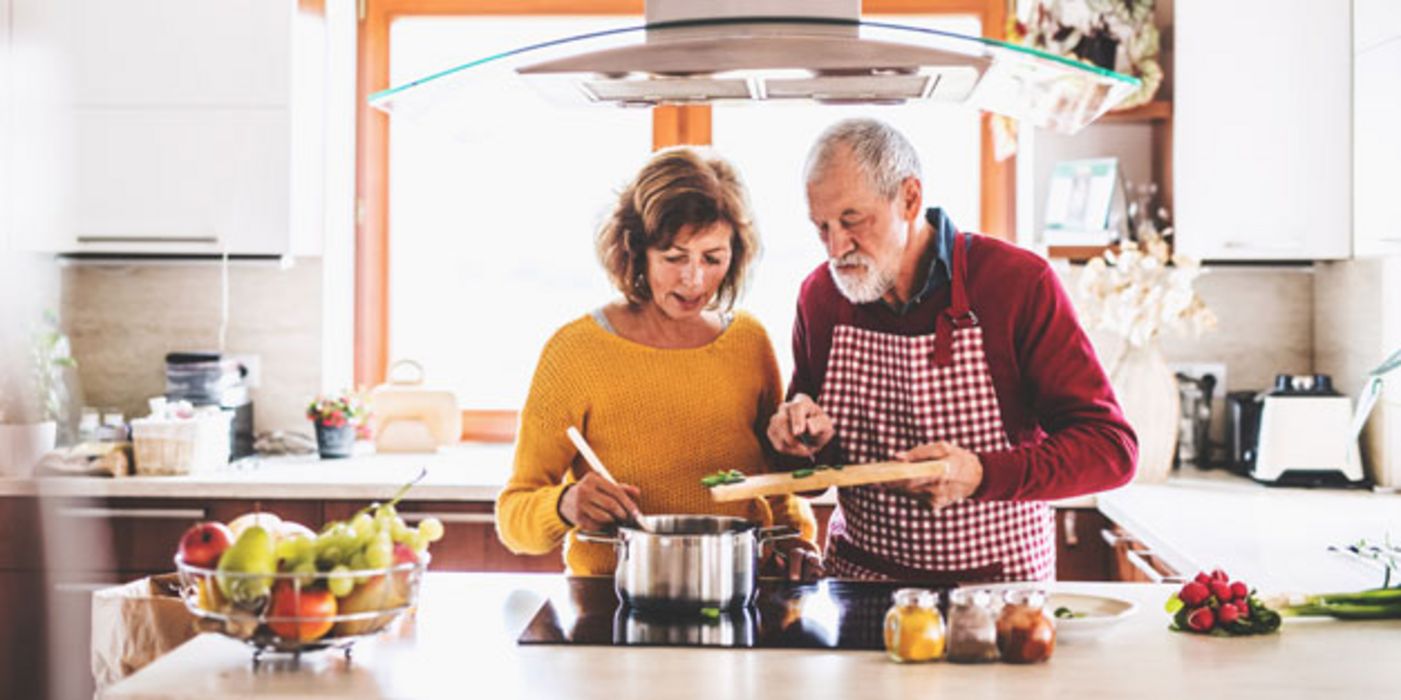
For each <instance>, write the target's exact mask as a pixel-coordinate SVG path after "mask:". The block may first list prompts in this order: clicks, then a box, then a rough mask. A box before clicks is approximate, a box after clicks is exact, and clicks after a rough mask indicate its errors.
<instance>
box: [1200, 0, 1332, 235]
mask: <svg viewBox="0 0 1401 700" xmlns="http://www.w3.org/2000/svg"><path fill="white" fill-rule="evenodd" d="M1174 7H1175V19H1174V32H1175V36H1176V39H1175V41H1176V46H1175V49H1174V52H1173V53H1174V56H1175V75H1174V78H1173V81H1174V96H1173V112H1174V114H1173V131H1174V136H1173V178H1174V180H1173V182H1174V189H1175V193H1174V206H1175V208H1176V212H1175V218H1176V224H1175V226H1176V231H1177V244H1178V247H1179V249H1180V250H1181V251H1182V252H1184V253H1187V254H1188V255H1192V256H1194V257H1197V258H1204V259H1211V260H1330V259H1342V258H1347V257H1349V256H1350V255H1351V247H1352V246H1351V242H1352V241H1351V239H1352V211H1353V207H1352V174H1353V168H1352V123H1353V122H1352V87H1351V84H1352V81H1351V80H1350V76H1351V74H1352V66H1351V63H1352V56H1353V52H1352V20H1351V10H1350V8H1351V3H1349V2H1348V0H1231V2H1220V0H1176V2H1175V3H1174Z"/></svg>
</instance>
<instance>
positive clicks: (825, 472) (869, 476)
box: [710, 459, 949, 502]
mask: <svg viewBox="0 0 1401 700" xmlns="http://www.w3.org/2000/svg"><path fill="white" fill-rule="evenodd" d="M948 468H949V465H948V462H945V461H943V460H941V459H935V460H930V461H927V462H870V463H868V464H853V465H850V466H847V467H842V468H841V469H819V470H817V471H814V472H813V473H812V476H805V477H801V478H794V476H793V474H792V473H787V472H784V473H777V474H760V475H757V476H749V477H745V479H744V481H741V482H739V483H737V484H722V485H720V486H716V487H714V488H712V489H710V497H711V498H713V499H715V500H716V501H720V502H724V501H741V500H744V499H746V498H757V497H759V496H778V495H782V494H786V493H798V492H801V491H823V490H826V489H827V487H829V486H861V485H863V484H881V483H885V482H888V481H902V480H904V479H918V478H927V477H933V476H940V475H942V474H944V473H945V472H946V471H948Z"/></svg>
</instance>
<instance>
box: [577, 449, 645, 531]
mask: <svg viewBox="0 0 1401 700" xmlns="http://www.w3.org/2000/svg"><path fill="white" fill-rule="evenodd" d="M564 433H565V435H568V436H569V441H570V442H572V443H574V446H575V447H577V448H579V454H582V455H584V461H585V462H588V463H589V466H590V467H592V468H593V470H594V471H595V472H598V475H599V476H601V477H603V478H604V479H606V480H607V481H608V483H610V484H612V485H614V486H620V484H619V483H618V480H617V479H614V478H613V474H612V473H611V472H609V471H608V468H607V467H605V466H603V460H601V459H599V458H598V455H597V454H595V453H594V451H593V448H592V447H590V446H589V441H588V440H585V439H584V435H583V433H580V432H579V429H578V428H575V427H574V426H572V425H571V426H569V427H568V428H567V429H565V431H564ZM632 519H633V524H635V525H638V527H639V528H640V529H642V530H646V529H647V526H646V525H645V524H644V523H642V522H641V521H642V513H638V512H635V513H632Z"/></svg>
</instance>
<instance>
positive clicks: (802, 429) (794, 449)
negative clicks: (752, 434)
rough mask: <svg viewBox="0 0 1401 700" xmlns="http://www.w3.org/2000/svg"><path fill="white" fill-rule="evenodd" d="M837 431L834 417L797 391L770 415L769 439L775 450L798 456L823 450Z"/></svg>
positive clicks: (808, 455)
mask: <svg viewBox="0 0 1401 700" xmlns="http://www.w3.org/2000/svg"><path fill="white" fill-rule="evenodd" d="M836 434H837V431H836V429H835V428H833V427H832V419H831V418H828V417H827V413H826V412H824V411H823V410H822V407H821V406H818V405H817V402H816V401H813V400H812V399H811V398H809V397H807V396H806V395H804V394H796V395H794V396H793V399H792V400H790V401H788V402H786V403H784V404H783V405H782V406H779V407H778V412H777V413H775V414H773V418H770V419H769V430H768V435H769V442H770V443H771V444H772V445H773V448H774V449H775V450H778V451H779V452H780V453H782V454H786V455H793V456H794V457H811V456H813V455H815V454H817V453H818V452H821V451H822V448H823V447H825V446H826V445H827V443H829V442H831V441H832V437H833V436H835V435H836Z"/></svg>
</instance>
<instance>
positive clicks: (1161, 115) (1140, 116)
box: [1095, 100, 1172, 124]
mask: <svg viewBox="0 0 1401 700" xmlns="http://www.w3.org/2000/svg"><path fill="white" fill-rule="evenodd" d="M1170 121H1172V103H1171V102H1169V101H1167V100H1153V101H1152V102H1149V103H1148V104H1143V105H1139V106H1137V107H1134V108H1133V109H1126V110H1124V111H1122V112H1109V113H1108V114H1105V115H1104V116H1102V117H1100V118H1099V119H1097V120H1095V123H1096V124H1103V123H1120V124H1123V123H1129V124H1132V123H1139V122H1170Z"/></svg>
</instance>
